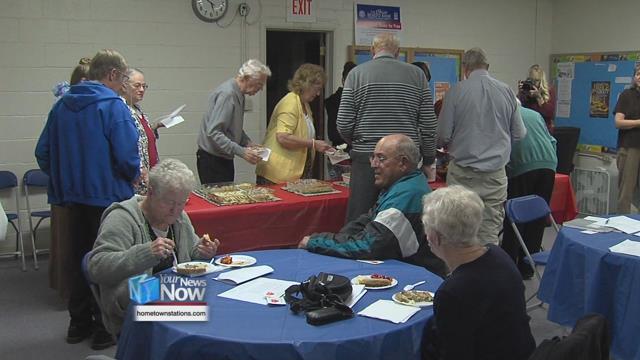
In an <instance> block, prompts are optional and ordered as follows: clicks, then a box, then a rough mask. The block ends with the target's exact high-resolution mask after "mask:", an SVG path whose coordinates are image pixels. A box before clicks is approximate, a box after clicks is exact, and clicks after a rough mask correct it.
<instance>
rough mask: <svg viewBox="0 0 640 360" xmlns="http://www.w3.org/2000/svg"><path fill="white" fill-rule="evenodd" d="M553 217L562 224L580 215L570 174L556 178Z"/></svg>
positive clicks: (436, 185)
mask: <svg viewBox="0 0 640 360" xmlns="http://www.w3.org/2000/svg"><path fill="white" fill-rule="evenodd" d="M429 186H430V187H431V189H432V190H435V189H437V188H441V187H443V186H447V184H446V183H445V182H439V181H436V182H430V183H429ZM549 207H550V208H551V213H552V215H553V218H554V219H555V220H556V222H557V223H558V224H562V223H563V222H565V221H569V220H573V219H575V217H576V215H578V209H577V207H576V195H575V193H574V192H573V187H572V186H571V180H570V179H569V175H564V174H556V180H555V182H554V184H553V193H552V194H551V201H550V203H549Z"/></svg>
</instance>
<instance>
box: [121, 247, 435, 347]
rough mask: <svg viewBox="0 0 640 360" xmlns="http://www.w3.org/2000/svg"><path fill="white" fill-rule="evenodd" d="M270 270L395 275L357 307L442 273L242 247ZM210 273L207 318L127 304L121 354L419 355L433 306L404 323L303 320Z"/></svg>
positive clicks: (287, 275) (285, 275)
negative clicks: (148, 312) (234, 291)
mask: <svg viewBox="0 0 640 360" xmlns="http://www.w3.org/2000/svg"><path fill="white" fill-rule="evenodd" d="M243 254H246V255H251V256H253V257H255V258H256V259H257V265H269V266H271V267H272V268H273V269H274V270H275V271H274V272H273V273H271V274H269V275H267V277H270V278H274V279H281V280H289V281H304V280H306V279H307V278H308V277H309V276H311V275H315V274H318V273H320V272H330V273H335V274H340V275H344V276H347V277H349V278H352V277H355V276H356V275H361V274H371V273H380V274H385V275H389V276H392V277H394V278H396V279H398V282H399V283H398V285H397V286H395V287H394V288H391V289H386V290H368V291H367V293H366V294H365V295H364V296H363V297H362V298H361V299H360V300H359V301H358V303H356V305H355V306H354V308H353V310H354V312H356V313H357V312H358V311H360V310H362V309H364V308H365V307H367V306H369V305H370V304H372V303H373V302H375V301H377V300H379V299H388V300H390V299H391V296H392V295H393V294H394V293H395V292H397V291H400V290H401V289H402V287H404V286H405V285H407V284H411V283H415V282H418V281H420V280H426V281H427V283H426V284H425V285H423V286H421V287H420V288H419V289H422V290H430V291H435V290H436V289H437V288H438V287H439V286H440V284H441V282H442V279H440V278H439V277H438V276H436V275H434V274H432V273H430V272H429V271H427V270H426V269H424V268H421V267H417V266H414V265H410V264H406V263H403V262H400V261H396V260H386V261H384V263H383V264H380V265H372V264H367V263H363V262H359V261H355V260H348V259H341V258H334V257H328V256H323V255H318V254H313V253H310V252H308V251H306V250H297V249H283V250H265V251H253V252H243ZM214 276H215V274H211V275H207V276H206V279H207V288H206V295H205V297H206V302H207V304H208V306H209V321H208V322H135V321H133V320H132V319H131V313H132V311H133V310H132V309H133V306H129V310H128V314H129V316H127V319H126V320H125V324H124V327H123V331H122V333H121V336H120V338H119V340H118V352H117V355H116V357H117V358H118V359H189V360H195V359H234V360H243V359H275V358H277V359H280V360H287V359H323V360H327V359H348V360H353V359H419V358H420V342H421V337H422V332H423V328H424V325H425V323H426V321H427V319H428V318H429V317H430V316H431V315H432V314H433V312H432V309H431V307H427V308H423V309H422V310H421V311H419V312H418V313H417V314H415V315H414V316H413V317H412V318H411V319H409V320H408V321H407V322H405V323H403V324H394V323H391V322H387V321H383V320H378V319H371V318H367V317H363V316H355V317H354V318H352V319H348V320H344V321H339V322H335V323H331V324H326V325H322V326H312V325H309V324H307V323H306V320H305V317H304V315H302V314H301V315H295V314H293V313H292V312H291V311H290V310H289V307H288V306H279V307H272V306H266V305H259V304H253V303H248V302H243V301H238V300H232V299H227V298H222V297H219V296H217V295H218V294H220V293H222V292H224V291H226V290H228V289H230V288H231V287H232V286H231V285H229V284H226V283H222V282H218V281H215V280H212V279H211V278H212V277H214Z"/></svg>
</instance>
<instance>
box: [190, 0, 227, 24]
mask: <svg viewBox="0 0 640 360" xmlns="http://www.w3.org/2000/svg"><path fill="white" fill-rule="evenodd" d="M228 7H229V0H191V8H192V9H193V12H194V13H195V14H196V16H197V17H198V19H200V20H202V21H206V22H215V21H217V20H219V19H220V18H222V17H223V16H224V14H225V13H226V12H227V8H228Z"/></svg>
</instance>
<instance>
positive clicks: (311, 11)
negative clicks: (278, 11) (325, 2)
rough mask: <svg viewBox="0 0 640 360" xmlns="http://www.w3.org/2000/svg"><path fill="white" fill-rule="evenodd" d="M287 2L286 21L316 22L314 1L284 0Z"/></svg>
mask: <svg viewBox="0 0 640 360" xmlns="http://www.w3.org/2000/svg"><path fill="white" fill-rule="evenodd" d="M285 1H286V2H287V21H288V22H316V11H317V10H316V9H317V8H316V1H318V0H285Z"/></svg>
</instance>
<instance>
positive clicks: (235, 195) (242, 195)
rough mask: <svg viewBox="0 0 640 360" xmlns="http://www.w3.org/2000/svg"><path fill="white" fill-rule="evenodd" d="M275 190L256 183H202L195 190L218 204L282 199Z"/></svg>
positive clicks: (199, 194)
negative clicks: (275, 193)
mask: <svg viewBox="0 0 640 360" xmlns="http://www.w3.org/2000/svg"><path fill="white" fill-rule="evenodd" d="M273 192H274V190H273V189H269V188H265V187H259V186H255V185H254V184H249V183H242V184H228V185H202V186H201V187H200V188H198V189H196V190H194V191H193V193H194V194H196V195H197V196H199V197H201V198H203V199H205V200H207V201H208V202H210V203H212V204H214V205H218V206H228V205H243V204H255V203H263V202H271V201H280V200H282V199H280V198H279V197H276V196H275V195H273Z"/></svg>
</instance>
